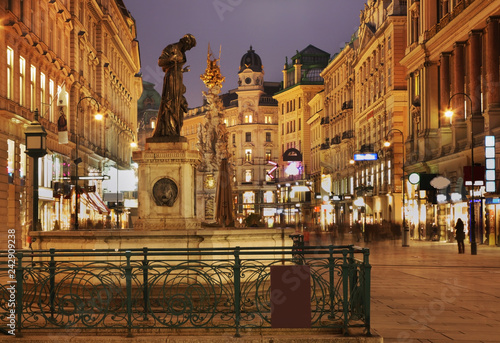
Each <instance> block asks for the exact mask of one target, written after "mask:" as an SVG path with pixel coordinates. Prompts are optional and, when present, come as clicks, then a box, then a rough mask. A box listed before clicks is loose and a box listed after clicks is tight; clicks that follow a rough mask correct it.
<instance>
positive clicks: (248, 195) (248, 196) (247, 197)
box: [243, 191, 255, 204]
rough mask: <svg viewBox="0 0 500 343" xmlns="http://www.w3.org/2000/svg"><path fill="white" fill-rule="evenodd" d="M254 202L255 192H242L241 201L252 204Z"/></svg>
mask: <svg viewBox="0 0 500 343" xmlns="http://www.w3.org/2000/svg"><path fill="white" fill-rule="evenodd" d="M254 202H255V193H254V192H251V191H247V192H245V193H243V203H244V204H253V203H254Z"/></svg>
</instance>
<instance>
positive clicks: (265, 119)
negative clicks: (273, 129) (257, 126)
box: [264, 116, 272, 124]
mask: <svg viewBox="0 0 500 343" xmlns="http://www.w3.org/2000/svg"><path fill="white" fill-rule="evenodd" d="M264 123H266V124H272V122H271V116H264Z"/></svg>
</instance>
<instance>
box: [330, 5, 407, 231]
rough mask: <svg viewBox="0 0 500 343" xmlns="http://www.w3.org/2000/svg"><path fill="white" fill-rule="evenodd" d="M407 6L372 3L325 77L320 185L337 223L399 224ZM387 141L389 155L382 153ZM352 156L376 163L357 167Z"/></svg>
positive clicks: (404, 112) (333, 60)
mask: <svg viewBox="0 0 500 343" xmlns="http://www.w3.org/2000/svg"><path fill="white" fill-rule="evenodd" d="M404 4H405V2H403V1H398V0H394V1H368V2H367V3H366V4H365V8H364V10H363V11H361V14H360V25H359V28H358V30H357V32H356V34H355V35H353V37H352V38H351V41H350V42H349V43H348V44H346V46H345V47H344V49H342V51H340V52H339V53H338V54H336V55H335V56H334V58H333V59H332V60H331V61H330V63H329V64H328V66H327V67H326V68H325V69H324V70H323V71H322V73H321V76H322V77H323V78H324V79H325V99H326V101H325V109H326V111H325V118H324V123H325V125H327V126H328V127H329V129H328V130H327V135H326V137H325V142H324V146H323V149H324V152H323V158H324V164H323V167H324V170H323V173H324V176H323V180H322V181H323V182H324V184H325V185H328V186H325V187H324V188H326V189H328V187H330V189H331V191H330V192H331V195H332V196H333V201H331V202H332V203H333V208H332V211H333V215H332V217H331V220H333V222H334V223H336V224H345V225H352V223H353V222H354V221H360V222H361V223H362V224H363V225H366V224H375V223H377V224H380V223H382V221H383V220H386V221H392V222H401V221H402V217H401V213H402V212H401V211H399V209H400V208H401V207H402V206H401V205H402V184H403V181H402V180H403V136H405V133H404V130H403V127H404V125H403V123H404V121H405V119H404V118H405V115H406V108H407V105H406V104H407V102H406V80H405V68H404V67H403V66H402V65H401V64H400V63H399V61H400V59H401V58H402V57H403V55H404V50H405V47H406V7H405V6H404ZM405 137H406V136H405ZM386 140H389V142H390V143H391V149H389V150H387V149H385V148H384V146H383V143H384V141H386ZM366 154H370V155H366ZM354 156H372V157H373V158H374V160H360V161H355V160H353V157H354ZM322 188H323V187H322ZM326 204H329V202H326Z"/></svg>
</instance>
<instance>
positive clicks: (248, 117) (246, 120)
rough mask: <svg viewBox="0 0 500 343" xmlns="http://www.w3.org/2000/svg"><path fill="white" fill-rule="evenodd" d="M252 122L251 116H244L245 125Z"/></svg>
mask: <svg viewBox="0 0 500 343" xmlns="http://www.w3.org/2000/svg"><path fill="white" fill-rule="evenodd" d="M252 121H253V119H252V115H251V114H246V115H245V123H247V124H248V123H251V122H252Z"/></svg>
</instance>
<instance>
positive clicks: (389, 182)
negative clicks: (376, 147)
mask: <svg viewBox="0 0 500 343" xmlns="http://www.w3.org/2000/svg"><path fill="white" fill-rule="evenodd" d="M387 184H389V185H390V184H391V161H387Z"/></svg>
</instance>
